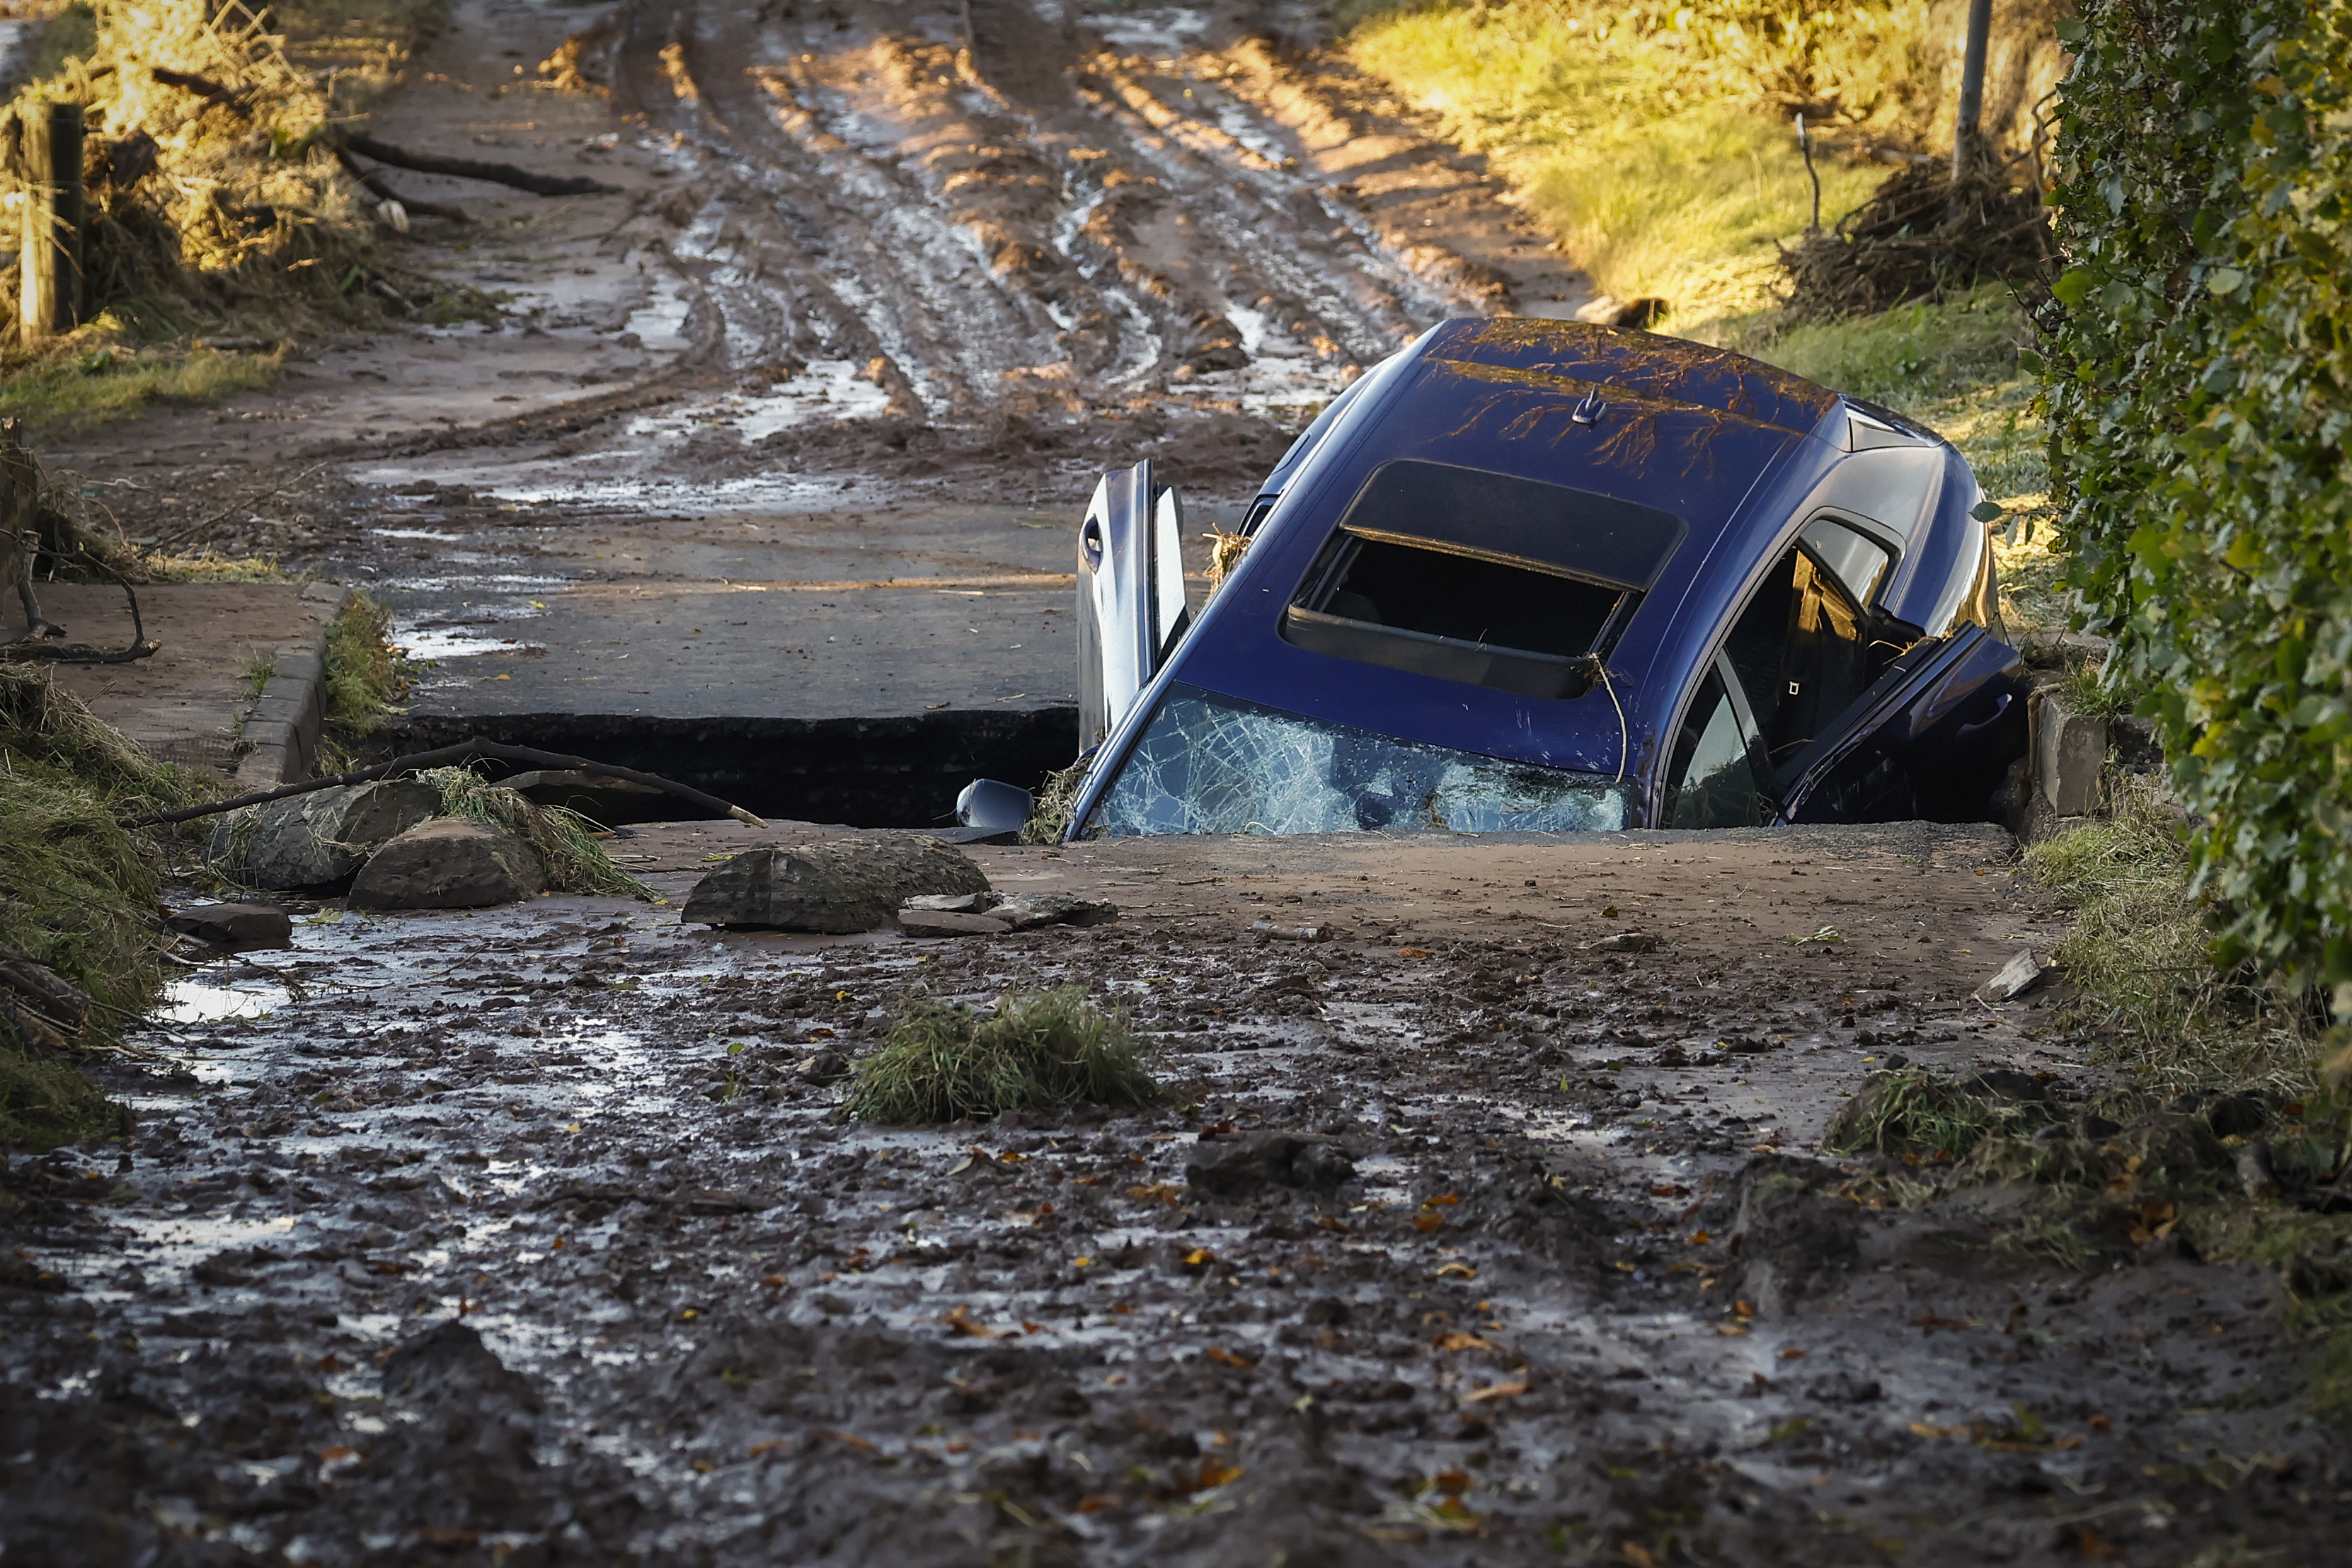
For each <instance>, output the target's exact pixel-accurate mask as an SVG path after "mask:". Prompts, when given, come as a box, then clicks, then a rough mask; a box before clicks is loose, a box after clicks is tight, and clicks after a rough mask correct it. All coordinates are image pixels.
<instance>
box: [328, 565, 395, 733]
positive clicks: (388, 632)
mask: <svg viewBox="0 0 2352 1568" xmlns="http://www.w3.org/2000/svg"><path fill="white" fill-rule="evenodd" d="M405 664H406V661H404V659H402V658H401V656H400V650H399V649H397V648H395V647H394V646H393V645H392V606H391V605H389V604H386V603H385V602H383V601H382V600H380V599H374V598H372V597H370V596H369V595H367V594H364V593H354V594H352V596H351V597H350V598H349V599H346V600H345V601H343V607H342V609H341V610H340V611H338V612H336V613H335V619H334V620H333V621H332V622H330V623H329V625H328V627H327V721H328V722H329V723H330V724H334V725H340V726H341V727H343V728H344V729H346V730H349V731H350V732H352V734H353V735H367V734H370V733H372V732H373V731H374V730H376V729H377V728H379V727H382V725H383V718H384V715H385V714H387V713H389V712H390V711H391V710H392V705H393V704H394V703H395V702H397V701H398V700H399V699H400V698H401V696H402V695H404V694H405V693H406V692H407V690H408V677H407V675H406V674H405V671H404V666H405Z"/></svg>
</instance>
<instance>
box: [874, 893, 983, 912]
mask: <svg viewBox="0 0 2352 1568" xmlns="http://www.w3.org/2000/svg"><path fill="white" fill-rule="evenodd" d="M995 907H996V894H992V893H919V894H916V895H915V896H914V897H912V898H910V899H908V900H907V901H906V902H905V903H904V904H900V905H898V911H899V913H900V914H901V915H903V914H905V913H906V912H907V911H908V910H909V909H919V910H929V911H930V912H932V913H935V914H948V915H985V914H987V913H988V912H989V911H990V910H992V909H993V908H995Z"/></svg>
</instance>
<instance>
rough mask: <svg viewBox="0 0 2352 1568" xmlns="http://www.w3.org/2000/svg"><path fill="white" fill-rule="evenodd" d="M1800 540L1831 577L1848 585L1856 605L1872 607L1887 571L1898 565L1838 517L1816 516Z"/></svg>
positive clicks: (1877, 545) (1865, 535)
mask: <svg viewBox="0 0 2352 1568" xmlns="http://www.w3.org/2000/svg"><path fill="white" fill-rule="evenodd" d="M1797 537H1798V538H1801V539H1802V540H1803V541H1804V543H1805V546H1806V548H1807V549H1811V551H1812V553H1813V556H1814V559H1817V560H1819V561H1820V562H1821V563H1822V565H1823V566H1825V567H1828V568H1829V569H1830V575H1832V577H1835V578H1836V579H1837V580H1839V581H1840V582H1842V583H1843V584H1845V588H1846V591H1847V592H1848V593H1850V594H1852V595H1853V601H1854V602H1855V603H1856V604H1861V605H1867V604H1869V602H1870V601H1871V597H1872V596H1873V595H1874V594H1875V593H1876V592H1877V591H1878V585H1879V584H1880V583H1882V582H1884V581H1885V580H1886V569H1887V568H1888V567H1890V566H1892V565H1893V564H1894V563H1895V558H1894V556H1893V555H1891V554H1890V553H1888V551H1887V549H1886V547H1885V545H1883V544H1880V543H1879V542H1878V541H1877V540H1876V539H1874V538H1871V537H1870V536H1869V535H1867V534H1864V533H1863V532H1862V531H1861V530H1860V529H1858V528H1848V527H1846V526H1845V524H1843V523H1842V522H1840V521H1839V520H1838V519H1837V518H1835V517H1815V518H1814V519H1813V520H1812V521H1811V522H1810V523H1807V524H1806V525H1805V531H1804V532H1803V533H1801V534H1799V535H1798V536H1797Z"/></svg>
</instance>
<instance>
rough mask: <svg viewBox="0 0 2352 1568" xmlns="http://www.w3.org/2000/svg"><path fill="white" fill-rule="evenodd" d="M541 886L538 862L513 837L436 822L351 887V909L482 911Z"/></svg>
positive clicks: (385, 851) (454, 821)
mask: <svg viewBox="0 0 2352 1568" xmlns="http://www.w3.org/2000/svg"><path fill="white" fill-rule="evenodd" d="M541 885H542V879H541V872H540V866H539V858H538V857H537V856H536V855H534V854H532V853H531V852H530V850H529V849H528V848H527V847H525V845H524V844H523V843H522V841H520V840H519V839H517V838H515V837H513V836H512V835H511V834H508V833H503V832H500V831H499V830H498V829H496V828H493V827H489V826H487V825H486V824H484V823H481V822H473V821H466V820H465V819H464V818H461V817H436V818H435V819H434V820H433V821H429V822H425V823H424V824H422V825H421V826H418V827H414V828H411V829H409V830H408V831H406V832H404V833H403V834H401V835H400V836H399V837H398V838H396V839H394V840H393V841H391V842H390V843H388V844H386V845H384V846H383V848H382V849H380V850H378V851H376V852H375V855H374V857H373V859H371V860H370V861H369V862H367V864H366V865H365V866H363V867H362V868H361V870H360V873H359V875H358V876H357V877H355V878H353V879H352V892H351V901H350V902H351V906H352V908H353V909H479V908H482V907H484V906H485V905H488V904H513V903H515V902H517V901H518V900H520V899H525V898H529V897H530V896H532V895H533V894H537V893H538V892H539V890H540V888H541Z"/></svg>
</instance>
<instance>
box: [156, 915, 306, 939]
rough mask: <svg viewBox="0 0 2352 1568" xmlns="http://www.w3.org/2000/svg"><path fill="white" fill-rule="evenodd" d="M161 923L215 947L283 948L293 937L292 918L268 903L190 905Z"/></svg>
mask: <svg viewBox="0 0 2352 1568" xmlns="http://www.w3.org/2000/svg"><path fill="white" fill-rule="evenodd" d="M163 924H164V925H169V926H170V927H171V928H172V929H173V930H174V931H177V932H180V933H182V934H183V935H184V936H193V937H194V938H195V939H196V940H197V941H199V942H209V943H211V944H212V945H213V946H215V947H283V946H286V945H287V944H288V943H289V942H290V941H291V940H292V939H293V936H294V920H293V917H292V916H291V915H288V914H287V913H286V912H285V911H284V910H282V909H280V908H278V906H277V905H275V904H191V905H190V906H189V907H187V908H185V909H175V910H173V911H172V913H171V915H170V916H169V917H168V918H166V919H165V921H164V922H163Z"/></svg>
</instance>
